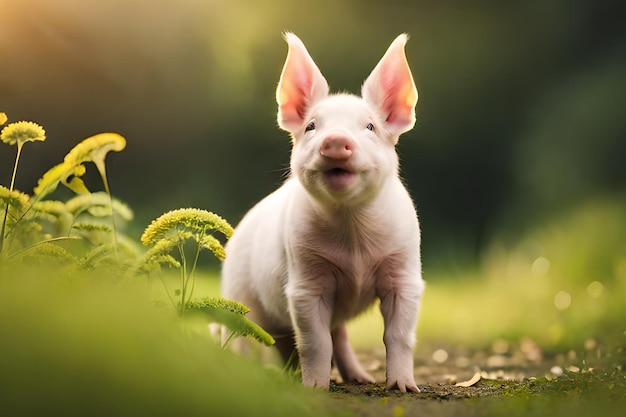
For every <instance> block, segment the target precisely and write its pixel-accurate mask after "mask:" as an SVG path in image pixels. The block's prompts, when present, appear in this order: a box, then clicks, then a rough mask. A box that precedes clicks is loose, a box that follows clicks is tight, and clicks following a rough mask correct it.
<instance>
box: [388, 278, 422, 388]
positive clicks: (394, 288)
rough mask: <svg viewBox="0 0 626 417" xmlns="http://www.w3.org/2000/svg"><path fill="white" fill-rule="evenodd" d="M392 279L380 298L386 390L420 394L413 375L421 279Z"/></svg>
mask: <svg viewBox="0 0 626 417" xmlns="http://www.w3.org/2000/svg"><path fill="white" fill-rule="evenodd" d="M408 280H410V278H407V282H402V280H400V279H394V281H393V283H392V284H393V285H390V286H388V287H387V288H386V289H385V291H384V293H382V294H381V295H380V298H381V301H380V310H381V312H382V315H383V319H384V323H385V332H384V335H383V341H384V343H385V348H386V350H387V383H386V388H387V389H394V388H397V389H399V390H400V391H402V392H406V391H407V390H409V391H412V392H420V390H419V388H418V387H417V385H416V384H415V377H414V375H413V347H414V346H415V329H416V326H417V314H418V310H419V303H420V296H421V287H420V285H421V280H416V281H415V282H414V283H412V282H410V281H408Z"/></svg>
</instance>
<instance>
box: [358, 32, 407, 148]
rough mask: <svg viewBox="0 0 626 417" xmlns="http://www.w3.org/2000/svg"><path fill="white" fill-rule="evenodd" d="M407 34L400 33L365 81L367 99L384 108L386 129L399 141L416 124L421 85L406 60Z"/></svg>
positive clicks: (382, 113)
mask: <svg viewBox="0 0 626 417" xmlns="http://www.w3.org/2000/svg"><path fill="white" fill-rule="evenodd" d="M407 40H408V36H407V35H406V34H402V35H400V36H398V37H397V38H396V39H395V40H394V41H393V42H392V43H391V45H390V46H389V49H387V52H386V53H385V55H384V56H383V57H382V58H381V60H380V62H379V63H378V65H376V67H375V68H374V70H373V71H372V73H371V74H370V76H369V77H368V78H367V80H365V83H363V88H362V91H361V92H362V95H363V99H365V101H367V102H368V103H370V104H372V105H373V106H374V107H375V108H376V109H378V110H379V111H380V115H381V117H382V119H383V120H384V121H385V124H386V126H385V127H386V129H387V130H388V131H389V132H390V133H391V134H392V135H393V136H394V138H395V141H397V138H398V136H400V134H402V133H404V132H406V131H408V130H410V129H411V128H412V127H413V126H414V125H415V105H416V104H417V89H416V88H415V83H414V82H413V76H412V75H411V69H410V68H409V64H408V62H407V60H406V55H405V53H404V45H406V42H407Z"/></svg>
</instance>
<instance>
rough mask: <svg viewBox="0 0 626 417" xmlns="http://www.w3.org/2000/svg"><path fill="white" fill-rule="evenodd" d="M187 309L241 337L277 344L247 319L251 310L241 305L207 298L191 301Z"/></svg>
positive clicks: (267, 343) (269, 344) (266, 343)
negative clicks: (246, 315) (203, 315)
mask: <svg viewBox="0 0 626 417" xmlns="http://www.w3.org/2000/svg"><path fill="white" fill-rule="evenodd" d="M185 307H186V309H187V311H188V312H194V311H195V312H201V313H204V314H205V315H206V316H208V317H209V318H210V320H211V321H213V322H215V323H219V324H222V325H224V326H226V327H227V328H228V329H230V330H231V331H233V332H234V333H235V334H237V335H239V336H251V337H253V338H255V339H256V340H258V341H259V342H261V343H263V344H264V345H267V346H271V345H273V344H274V343H275V340H274V338H273V337H272V336H271V335H270V334H269V333H268V332H266V331H265V330H263V328H262V327H261V326H259V325H258V324H256V323H255V322H253V321H252V320H250V319H248V318H246V317H245V314H246V313H247V312H248V311H250V310H249V309H248V308H247V307H245V306H244V305H243V304H241V303H237V302H236V301H232V300H226V299H224V298H205V299H201V300H195V301H190V302H188V303H187V304H186V305H185Z"/></svg>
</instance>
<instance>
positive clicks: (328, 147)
mask: <svg viewBox="0 0 626 417" xmlns="http://www.w3.org/2000/svg"><path fill="white" fill-rule="evenodd" d="M353 149H354V142H353V141H352V139H350V138H348V137H347V136H343V135H330V136H327V137H326V138H324V140H323V141H322V145H321V146H320V154H321V155H322V156H325V157H327V158H330V159H335V160H339V161H345V160H347V159H350V157H351V156H352V151H353Z"/></svg>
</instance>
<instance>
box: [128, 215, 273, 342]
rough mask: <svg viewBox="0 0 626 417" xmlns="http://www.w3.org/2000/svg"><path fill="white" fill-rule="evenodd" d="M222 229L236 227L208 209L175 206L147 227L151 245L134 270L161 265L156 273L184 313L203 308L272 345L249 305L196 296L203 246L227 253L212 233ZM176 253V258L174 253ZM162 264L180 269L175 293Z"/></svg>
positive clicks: (143, 239)
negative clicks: (250, 318) (195, 289)
mask: <svg viewBox="0 0 626 417" xmlns="http://www.w3.org/2000/svg"><path fill="white" fill-rule="evenodd" d="M214 232H219V233H221V234H222V235H224V237H226V238H229V237H230V236H231V235H232V233H233V228H232V227H231V226H230V224H228V222H226V220H224V219H223V218H221V217H220V216H218V215H217V214H215V213H211V212H209V211H206V210H201V209H195V208H184V209H177V210H172V211H169V212H167V213H164V214H162V215H161V216H160V217H158V218H157V219H155V220H153V221H152V223H150V225H148V227H147V228H146V229H145V230H144V232H143V234H142V236H141V242H142V243H143V244H144V245H146V246H150V249H149V250H148V251H147V252H146V253H145V255H144V257H143V258H142V260H141V261H140V262H139V263H138V264H137V267H136V269H135V271H136V272H137V271H143V272H146V273H150V272H151V271H152V270H154V269H158V271H157V274H159V277H160V279H161V282H162V283H163V286H164V288H165V291H166V293H167V294H168V297H169V298H170V301H171V302H172V304H173V305H175V306H176V308H177V310H178V312H179V314H180V315H181V316H184V315H185V312H186V311H196V312H202V313H204V314H205V315H206V316H208V317H209V318H210V319H211V320H213V321H215V322H217V323H221V324H222V325H224V326H226V327H227V328H229V329H230V330H231V332H232V333H231V335H230V337H229V338H228V340H227V341H226V343H225V345H226V344H227V343H228V341H229V340H230V339H231V338H232V336H233V335H240V336H252V337H254V338H255V339H257V340H258V341H260V342H262V343H264V344H267V345H271V344H274V339H273V338H272V337H271V336H270V335H269V334H268V333H266V332H265V331H264V330H263V329H262V328H261V327H259V326H258V325H256V324H255V323H254V322H252V321H250V320H248V319H247V318H246V317H244V316H245V314H246V313H248V311H249V309H248V308H247V307H245V306H243V305H241V304H239V303H237V302H235V301H231V300H225V299H222V298H204V299H200V300H194V299H193V298H192V297H193V290H194V284H195V279H196V271H197V265H198V259H199V256H200V252H201V251H202V249H206V250H208V251H210V252H211V253H213V255H214V256H215V257H216V258H217V259H219V260H223V259H224V257H225V256H226V252H225V251H224V247H223V246H222V244H221V243H220V241H219V240H218V239H217V238H216V237H215V236H213V233H214ZM172 253H175V254H176V256H177V258H175V257H174V256H172ZM160 265H166V266H170V267H174V268H179V269H180V288H179V289H177V290H175V291H174V293H173V294H172V293H171V291H169V290H168V288H167V285H165V281H164V278H163V275H162V274H161V271H160V268H159V266H160Z"/></svg>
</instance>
